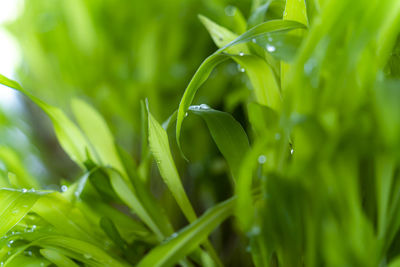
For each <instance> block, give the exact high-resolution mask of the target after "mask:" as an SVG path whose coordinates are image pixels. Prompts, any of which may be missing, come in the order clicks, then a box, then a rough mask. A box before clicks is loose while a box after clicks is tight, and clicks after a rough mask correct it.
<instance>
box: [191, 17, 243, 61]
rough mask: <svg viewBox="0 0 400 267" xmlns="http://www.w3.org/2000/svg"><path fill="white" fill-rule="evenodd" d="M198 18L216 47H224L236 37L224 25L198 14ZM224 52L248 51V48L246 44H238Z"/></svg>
mask: <svg viewBox="0 0 400 267" xmlns="http://www.w3.org/2000/svg"><path fill="white" fill-rule="evenodd" d="M199 19H200V21H201V22H202V23H203V25H204V26H205V27H206V29H207V31H208V32H209V33H210V35H211V38H212V39H213V41H214V43H215V45H216V46H217V47H218V48H221V47H224V46H225V45H227V44H229V43H230V42H232V41H233V40H235V39H236V38H237V37H238V35H237V34H235V33H233V32H231V31H230V30H228V29H226V28H225V27H222V26H220V25H218V24H217V23H215V22H214V21H212V20H210V19H209V18H207V17H205V16H203V15H199ZM226 52H227V53H229V54H239V53H248V52H249V49H248V48H247V45H246V44H238V45H236V46H231V47H229V48H227V49H226Z"/></svg>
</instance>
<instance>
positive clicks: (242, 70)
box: [237, 64, 245, 72]
mask: <svg viewBox="0 0 400 267" xmlns="http://www.w3.org/2000/svg"><path fill="white" fill-rule="evenodd" d="M237 68H238V71H239V72H245V69H244V68H242V66H240V65H239V64H238V65H237Z"/></svg>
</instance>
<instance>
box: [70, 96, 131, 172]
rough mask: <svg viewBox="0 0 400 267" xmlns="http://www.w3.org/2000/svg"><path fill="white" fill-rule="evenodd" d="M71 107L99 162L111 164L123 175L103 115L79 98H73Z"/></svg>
mask: <svg viewBox="0 0 400 267" xmlns="http://www.w3.org/2000/svg"><path fill="white" fill-rule="evenodd" d="M71 107H72V111H73V113H74V115H75V118H76V120H77V121H78V124H79V127H80V128H81V129H82V131H83V132H84V133H85V135H86V136H87V137H88V139H89V141H90V143H91V144H92V145H93V147H94V150H95V151H96V152H97V153H96V155H98V157H99V158H100V163H101V164H102V165H105V166H112V167H113V168H115V169H117V170H118V171H119V172H120V173H122V174H124V176H125V175H126V173H125V170H124V167H123V166H122V163H121V160H120V159H119V156H118V152H117V150H116V148H115V144H114V137H113V135H112V133H111V131H110V129H109V128H108V126H107V123H106V122H105V121H104V119H103V117H102V116H101V115H100V114H99V113H98V112H97V111H96V110H95V109H94V108H92V107H91V106H90V105H88V104H87V103H86V102H84V101H82V100H79V99H73V100H72V102H71Z"/></svg>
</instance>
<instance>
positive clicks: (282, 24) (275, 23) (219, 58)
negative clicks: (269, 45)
mask: <svg viewBox="0 0 400 267" xmlns="http://www.w3.org/2000/svg"><path fill="white" fill-rule="evenodd" d="M300 28H305V26H304V25H303V24H301V23H298V22H295V21H288V20H286V21H283V20H271V21H267V22H265V23H262V24H260V25H257V26H256V27H254V28H252V29H250V30H248V31H247V32H245V33H243V34H242V35H240V36H239V37H238V38H236V39H235V40H233V41H232V42H230V43H228V44H227V45H225V46H224V47H222V48H220V49H218V50H217V51H216V52H215V53H214V54H212V55H211V56H209V57H208V58H206V59H205V60H204V61H203V63H202V64H201V65H200V67H199V68H198V69H197V71H196V73H195V74H194V76H193V77H192V80H191V81H190V83H189V85H188V86H187V87H186V90H185V93H184V94H183V97H182V99H181V102H180V103H179V109H178V115H177V121H176V141H177V143H178V147H179V148H180V149H181V144H180V135H181V128H182V122H183V119H184V118H185V114H186V111H187V110H188V108H189V106H190V105H191V103H192V101H193V99H194V96H195V94H196V92H197V90H198V89H199V87H200V86H201V85H202V84H203V83H204V82H205V81H206V80H207V78H208V76H209V75H210V73H211V71H212V70H213V69H214V68H215V67H216V66H217V65H218V64H220V63H222V62H223V61H225V60H227V59H228V58H230V56H229V55H225V54H222V52H224V51H225V50H226V49H228V48H229V47H231V46H234V45H237V44H240V43H244V42H248V41H251V40H252V39H253V38H256V37H258V36H262V35H264V34H267V33H272V32H280V31H289V30H293V29H300ZM181 152H182V150H181ZM182 154H183V153H182Z"/></svg>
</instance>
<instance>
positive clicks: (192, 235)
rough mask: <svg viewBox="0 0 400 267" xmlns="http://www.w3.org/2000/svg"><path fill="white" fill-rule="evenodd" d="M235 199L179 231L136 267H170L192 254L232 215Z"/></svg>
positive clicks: (208, 212)
mask: <svg viewBox="0 0 400 267" xmlns="http://www.w3.org/2000/svg"><path fill="white" fill-rule="evenodd" d="M234 203H235V199H234V198H231V199H229V200H227V201H225V202H222V203H220V204H218V205H216V206H215V207H213V208H211V209H209V210H208V211H207V212H206V213H205V214H203V215H202V216H201V217H200V218H199V219H197V220H196V221H195V222H193V223H192V224H190V225H188V226H187V227H185V228H184V229H183V230H182V231H180V232H179V233H178V234H177V235H176V237H174V238H172V239H170V240H168V241H166V242H165V243H163V244H161V245H159V246H158V247H156V248H154V249H153V250H151V251H150V252H149V253H148V254H147V255H146V256H145V257H144V258H143V260H142V261H141V262H139V264H138V267H147V266H152V267H159V266H172V265H173V264H175V263H176V262H178V261H179V260H180V259H182V258H183V257H185V256H186V255H188V254H189V253H190V252H192V251H193V250H194V249H196V247H197V246H198V245H199V244H200V243H202V242H203V241H204V240H206V239H207V236H208V235H209V234H210V233H211V232H212V231H213V230H214V229H215V228H216V227H217V226H218V225H219V224H220V223H221V222H223V221H224V220H225V219H226V218H227V217H229V216H230V215H231V214H232V211H233V207H234Z"/></svg>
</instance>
